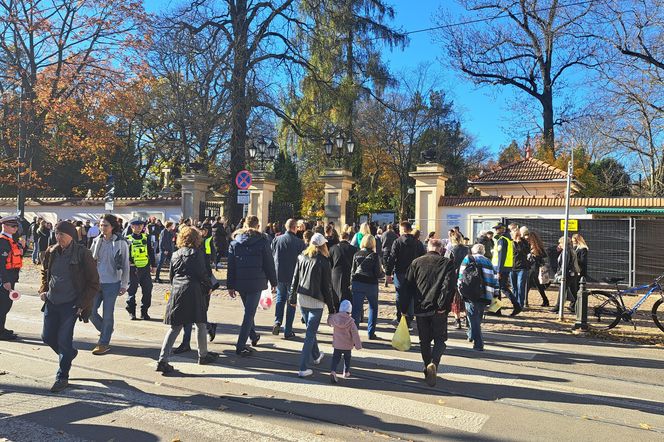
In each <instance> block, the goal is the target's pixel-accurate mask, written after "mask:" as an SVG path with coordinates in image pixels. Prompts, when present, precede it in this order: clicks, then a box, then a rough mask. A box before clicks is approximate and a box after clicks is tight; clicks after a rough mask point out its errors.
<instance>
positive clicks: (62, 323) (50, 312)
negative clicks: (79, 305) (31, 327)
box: [42, 301, 78, 380]
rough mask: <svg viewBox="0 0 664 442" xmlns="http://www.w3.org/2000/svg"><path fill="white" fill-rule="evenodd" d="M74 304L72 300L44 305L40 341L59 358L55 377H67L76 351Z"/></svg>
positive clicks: (61, 378) (60, 378) (64, 378)
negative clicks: (58, 366)
mask: <svg viewBox="0 0 664 442" xmlns="http://www.w3.org/2000/svg"><path fill="white" fill-rule="evenodd" d="M76 310H77V309H76V306H75V305H74V302H73V301H72V302H66V303H64V304H59V305H56V304H53V303H51V302H49V301H47V302H46V304H45V305H44V328H43V329H42V341H43V342H44V344H46V345H48V346H49V347H51V348H52V349H53V351H54V352H55V353H56V354H57V355H58V356H59V358H60V368H59V369H58V373H57V374H56V376H55V378H56V379H57V380H67V379H69V370H70V369H71V361H72V360H73V359H74V358H75V357H76V354H77V353H78V351H77V350H76V349H75V348H74V325H76Z"/></svg>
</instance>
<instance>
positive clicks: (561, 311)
mask: <svg viewBox="0 0 664 442" xmlns="http://www.w3.org/2000/svg"><path fill="white" fill-rule="evenodd" d="M573 173H574V149H572V158H571V159H570V161H569V163H568V164H567V189H566V190H565V233H564V235H563V238H565V239H564V241H563V266H562V275H561V276H562V278H561V279H560V299H559V301H558V320H560V321H562V320H563V318H564V316H565V314H564V311H565V309H564V307H565V297H566V295H567V256H568V254H569V253H570V250H569V247H567V245H568V243H569V240H568V239H567V235H569V204H570V191H571V189H572V174H573ZM572 253H573V252H572Z"/></svg>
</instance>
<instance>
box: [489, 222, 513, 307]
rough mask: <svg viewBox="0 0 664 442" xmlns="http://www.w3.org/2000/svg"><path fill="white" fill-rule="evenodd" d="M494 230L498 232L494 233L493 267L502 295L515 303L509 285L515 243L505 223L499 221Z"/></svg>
mask: <svg viewBox="0 0 664 442" xmlns="http://www.w3.org/2000/svg"><path fill="white" fill-rule="evenodd" d="M493 230H494V231H495V232H496V233H495V234H494V235H493V244H494V246H493V256H492V259H491V263H492V264H493V269H494V270H495V272H496V276H497V277H498V286H499V288H500V292H499V293H500V295H506V296H507V297H509V298H510V300H512V303H514V301H513V300H514V296H513V294H512V291H511V290H510V287H509V280H510V275H511V273H512V266H513V264H514V243H513V242H512V239H511V238H510V237H509V235H507V234H506V233H505V231H506V230H507V228H506V227H505V224H503V223H498V224H496V225H495V226H493ZM500 295H499V296H500ZM500 314H501V312H500V310H498V311H497V312H496V315H500Z"/></svg>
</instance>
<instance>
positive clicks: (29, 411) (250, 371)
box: [0, 282, 664, 441]
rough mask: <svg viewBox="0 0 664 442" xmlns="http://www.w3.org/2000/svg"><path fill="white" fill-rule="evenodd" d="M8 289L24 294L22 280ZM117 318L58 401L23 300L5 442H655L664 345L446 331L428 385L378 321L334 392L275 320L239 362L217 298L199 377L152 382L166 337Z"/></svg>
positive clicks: (6, 390)
mask: <svg viewBox="0 0 664 442" xmlns="http://www.w3.org/2000/svg"><path fill="white" fill-rule="evenodd" d="M19 289H20V290H21V291H22V292H24V293H26V294H28V293H30V292H32V293H34V291H35V287H34V284H31V283H30V282H28V283H27V284H25V283H24V284H23V285H22V286H19ZM155 298H158V296H156V297H155ZM155 301H156V302H155V306H154V308H153V309H152V313H153V316H154V317H159V316H160V315H161V314H162V313H163V302H160V300H159V299H155ZM123 306H124V303H123V298H121V299H120V300H118V303H117V306H116V331H115V334H114V336H113V342H112V346H113V351H112V352H111V353H109V354H107V355H104V356H92V355H91V354H90V350H91V349H92V348H93V346H94V343H95V342H96V339H97V332H96V330H94V328H93V327H92V325H91V324H83V323H79V324H78V325H77V327H76V332H75V338H76V345H77V347H78V348H79V350H80V355H79V357H78V358H77V359H76V361H75V363H74V367H73V369H72V372H71V377H72V378H71V380H70V382H71V383H72V384H73V385H74V387H73V388H71V389H69V390H66V391H65V392H63V393H61V394H58V395H53V394H50V393H48V387H50V385H51V383H52V382H53V376H54V373H55V371H56V367H57V364H56V358H55V355H54V354H53V353H52V351H51V350H50V349H49V348H48V347H45V346H44V345H42V343H41V341H40V338H39V335H40V331H41V314H40V312H39V309H40V307H41V305H40V302H39V300H38V299H37V298H36V297H35V296H24V297H23V298H22V299H21V300H20V301H19V302H17V303H16V304H15V305H14V309H13V310H12V312H11V313H10V321H9V322H10V323H9V324H8V325H10V326H11V327H12V328H14V329H15V330H16V331H17V332H18V333H19V334H20V335H21V336H22V337H23V339H22V340H21V341H16V342H11V343H7V342H2V343H0V373H2V375H0V440H2V438H3V437H4V438H7V439H8V440H12V441H35V440H39V439H42V440H48V441H59V440H63V441H69V440H104V441H108V440H115V441H120V440H131V441H153V440H182V441H189V440H197V441H198V440H384V439H405V440H473V441H494V440H523V441H535V440H546V441H558V440H560V441H562V440H576V441H578V440H598V441H599V440H607V439H608V438H611V439H615V440H620V439H622V440H638V441H650V440H653V441H655V440H663V439H664V416H663V415H664V405H663V403H662V398H663V397H664V377H662V373H664V353H663V350H662V349H661V348H656V347H640V346H635V345H631V344H622V343H610V342H602V341H588V340H586V339H584V338H580V337H574V336H568V337H566V336H560V335H552V334H545V333H535V332H532V331H522V332H520V331H510V332H500V333H488V334H487V337H486V340H487V346H486V348H487V351H485V352H484V353H476V352H473V351H472V349H471V348H470V347H471V346H470V344H469V343H468V342H466V341H465V339H464V336H463V335H462V333H461V332H457V331H456V330H452V331H451V332H450V335H451V336H450V340H449V341H448V350H447V353H446V355H445V356H444V359H443V364H442V366H441V374H440V378H439V382H438V385H437V386H436V387H434V388H429V387H427V386H426V384H424V383H423V380H422V372H421V369H422V366H421V361H420V358H419V353H418V348H417V346H416V345H415V346H414V348H413V349H412V350H411V351H410V352H407V353H401V352H396V351H395V350H393V349H391V347H390V346H389V339H390V338H391V335H392V332H393V326H392V325H390V324H389V323H388V322H387V321H381V323H380V324H379V331H378V335H379V336H380V337H382V338H384V341H381V342H367V343H366V344H365V349H364V350H362V351H359V352H355V353H354V355H353V370H352V374H353V376H352V378H351V379H349V380H344V381H342V383H341V384H340V385H336V386H334V385H330V383H329V378H328V376H327V374H328V368H329V362H330V361H329V357H325V358H324V360H323V363H322V364H321V366H320V367H318V369H317V370H316V373H315V375H314V376H313V377H311V378H308V379H307V380H300V379H298V378H297V376H296V370H297V365H298V361H299V350H300V349H301V345H302V341H301V339H297V340H295V341H285V340H283V339H281V337H275V336H272V335H271V334H270V333H269V329H270V323H271V312H261V311H259V313H258V314H257V322H258V326H259V329H260V331H261V333H262V339H261V342H260V345H259V347H258V350H257V352H256V356H255V357H252V358H247V359H241V358H237V357H236V356H235V353H234V351H233V350H234V342H235V336H236V335H235V334H236V333H237V330H238V327H237V325H238V324H239V322H240V315H241V303H240V301H239V300H230V299H228V298H224V297H219V298H215V299H214V300H213V305H212V307H211V311H210V317H211V318H215V319H216V320H217V321H218V322H220V331H219V334H218V336H217V339H216V340H215V342H214V343H213V344H211V346H210V348H211V350H213V351H217V352H219V353H221V354H222V357H221V358H220V360H219V362H218V363H217V364H215V365H213V366H199V365H197V364H195V354H194V352H192V353H190V354H185V355H182V356H181V357H175V358H174V359H173V364H174V365H175V366H176V368H178V369H179V370H180V372H181V374H180V375H178V376H173V377H163V376H160V375H159V374H158V373H156V372H155V371H154V365H155V358H156V357H157V354H158V348H159V346H160V342H161V340H162V338H163V335H164V333H165V331H166V326H164V325H163V324H161V323H160V322H159V321H157V320H153V321H129V320H128V318H127V315H126V313H125V312H124V310H123ZM299 335H300V336H301V335H302V333H301V330H300V333H299ZM362 336H363V337H364V336H365V333H362ZM319 338H320V341H321V345H322V349H323V350H324V351H325V352H326V353H328V355H329V353H330V351H331V329H330V328H329V327H327V326H321V332H320V334H319ZM193 344H194V343H193Z"/></svg>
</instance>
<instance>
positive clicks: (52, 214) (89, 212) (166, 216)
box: [0, 205, 182, 224]
mask: <svg viewBox="0 0 664 442" xmlns="http://www.w3.org/2000/svg"><path fill="white" fill-rule="evenodd" d="M104 213H107V211H106V210H104V206H103V205H99V206H87V205H86V206H26V207H25V219H27V220H28V221H32V219H33V217H35V216H41V217H42V218H44V219H45V220H47V221H49V222H51V223H54V224H55V223H56V222H57V221H58V220H60V219H72V220H81V221H85V220H86V219H89V220H91V221H94V220H97V219H99V218H100V217H101V216H102V215H103V214H104ZM112 213H113V215H116V216H119V217H120V218H122V219H123V220H124V221H129V220H130V219H132V218H135V217H137V216H141V217H143V218H145V217H148V216H156V217H157V218H159V219H161V220H162V221H169V220H170V221H178V220H179V219H180V216H181V214H182V209H181V208H180V206H179V205H177V206H175V205H169V206H154V205H150V206H144V207H141V206H120V207H117V206H116V210H113V211H112ZM15 214H16V210H15V209H14V208H13V207H9V206H0V217H3V216H7V215H15Z"/></svg>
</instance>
